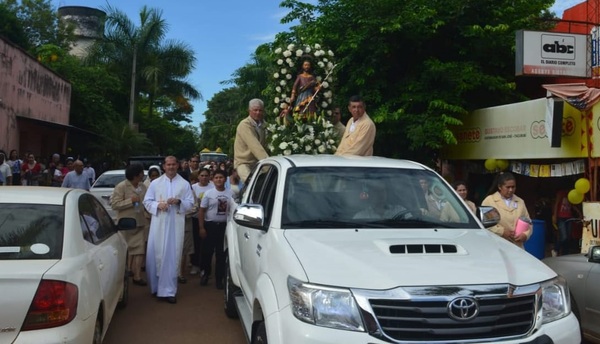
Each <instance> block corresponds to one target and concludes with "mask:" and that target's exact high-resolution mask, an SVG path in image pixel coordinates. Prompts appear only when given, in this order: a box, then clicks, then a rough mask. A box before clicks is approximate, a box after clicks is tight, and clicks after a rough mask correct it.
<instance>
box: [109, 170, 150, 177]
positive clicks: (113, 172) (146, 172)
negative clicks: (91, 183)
mask: <svg viewBox="0 0 600 344" xmlns="http://www.w3.org/2000/svg"><path fill="white" fill-rule="evenodd" d="M102 174H106V175H122V176H124V175H125V170H109V171H104V172H103V173H102ZM144 175H148V170H144Z"/></svg>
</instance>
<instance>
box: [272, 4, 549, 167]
mask: <svg viewBox="0 0 600 344" xmlns="http://www.w3.org/2000/svg"><path fill="white" fill-rule="evenodd" d="M552 3H553V1H552V0H517V1H512V0H511V1H506V0H499V1H496V0H482V1H465V0H444V1H439V0H434V1H423V0H381V1H371V2H365V1H362V0H319V1H318V3H317V4H316V5H312V4H307V3H303V2H301V1H298V0H284V1H283V2H282V3H281V6H282V7H285V8H288V9H289V10H290V12H289V14H288V15H287V16H286V17H285V18H284V19H283V21H284V22H287V23H292V22H299V24H298V25H296V26H293V27H292V29H291V30H290V32H289V33H287V34H285V35H280V36H278V39H279V40H280V41H281V44H284V43H287V42H289V41H290V40H292V41H293V40H296V41H299V40H300V41H303V42H321V43H324V44H325V45H327V46H330V47H335V52H336V57H337V59H338V62H339V64H338V68H337V77H336V79H337V81H338V92H337V96H338V98H337V102H338V103H341V104H345V103H346V102H345V99H348V97H349V96H351V95H353V94H359V95H362V96H363V98H364V99H365V100H366V105H367V112H368V113H369V115H370V116H371V117H372V118H373V120H374V121H375V122H376V124H377V129H378V132H377V139H376V147H375V148H376V153H377V154H380V155H384V156H393V157H406V158H416V159H421V160H423V159H424V157H425V156H432V155H435V153H436V152H437V151H438V150H439V148H441V147H442V146H443V145H446V144H453V143H455V142H456V140H455V138H454V136H453V135H452V133H451V132H450V130H449V127H450V126H452V125H458V124H461V122H460V121H459V119H458V118H459V117H460V116H461V115H462V114H464V113H466V112H467V111H470V110H473V109H476V108H481V107H486V106H493V105H498V104H505V103H510V102H514V101H520V100H523V99H524V96H523V95H522V94H520V93H519V92H517V90H516V87H515V77H514V44H515V34H514V32H515V30H520V29H529V30H535V29H545V28H547V24H545V23H544V22H543V21H541V20H540V18H541V17H544V16H546V17H547V16H549V14H548V12H547V8H548V7H549V6H550V5H552ZM276 43H279V42H276ZM406 147H409V148H410V151H409V150H407V149H406ZM424 153H425V154H424Z"/></svg>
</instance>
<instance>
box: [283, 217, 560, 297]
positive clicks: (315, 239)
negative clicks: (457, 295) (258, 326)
mask: <svg viewBox="0 0 600 344" xmlns="http://www.w3.org/2000/svg"><path fill="white" fill-rule="evenodd" d="M284 235H285V237H286V239H287V241H288V243H289V244H290V246H291V247H292V249H293V251H294V252H295V254H296V256H297V257H298V259H299V261H300V263H301V264H302V267H303V268H304V271H305V272H306V278H307V279H308V282H311V283H317V284H325V285H330V286H343V287H350V288H365V289H389V288H395V287H399V286H427V285H467V284H496V283H510V284H513V285H527V284H532V283H537V282H540V281H543V280H547V279H550V278H553V277H555V276H556V273H554V272H553V271H552V270H550V269H549V268H548V267H547V266H546V265H545V264H543V263H541V262H540V261H539V260H538V259H537V258H535V257H534V256H532V255H530V254H529V253H527V252H526V251H525V250H523V249H521V248H519V247H517V246H516V245H514V244H512V243H510V242H508V241H506V240H505V239H502V238H500V237H499V236H497V235H495V234H493V233H490V232H488V231H487V230H484V229H469V230H465V229H449V228H438V229H435V228H430V229H422V228H421V229H314V230H312V229H311V230H305V229H302V230H286V231H285V233H284ZM402 250H404V252H408V253H392V251H398V252H402ZM296 277H300V276H296Z"/></svg>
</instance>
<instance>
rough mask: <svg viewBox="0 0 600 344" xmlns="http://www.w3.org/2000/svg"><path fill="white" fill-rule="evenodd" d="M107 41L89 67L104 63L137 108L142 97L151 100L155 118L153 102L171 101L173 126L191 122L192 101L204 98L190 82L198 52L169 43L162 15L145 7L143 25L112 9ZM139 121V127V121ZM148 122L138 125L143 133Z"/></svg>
mask: <svg viewBox="0 0 600 344" xmlns="http://www.w3.org/2000/svg"><path fill="white" fill-rule="evenodd" d="M104 11H105V12H106V13H107V18H106V27H105V34H104V39H103V40H101V41H99V42H98V43H97V44H96V45H94V46H93V48H92V50H91V52H90V55H89V57H88V63H104V64H107V65H108V66H110V69H111V71H112V72H113V73H114V74H115V75H118V76H119V78H120V79H121V81H122V82H123V83H129V85H130V88H133V92H132V93H131V94H133V97H134V99H130V101H133V102H134V103H135V102H136V101H137V100H138V97H139V96H140V95H142V94H143V95H145V96H146V97H147V98H148V105H149V106H148V107H147V111H149V113H150V114H154V112H155V110H156V107H155V101H156V100H157V99H159V98H162V97H167V99H169V100H170V101H171V103H172V106H173V107H175V108H177V110H176V111H172V112H170V113H162V114H159V115H163V116H167V117H168V119H169V120H170V121H172V122H180V121H186V122H191V120H190V118H189V114H191V113H192V112H193V107H192V105H191V104H190V102H189V101H190V100H195V99H200V98H201V94H200V92H198V91H197V90H196V89H195V88H194V87H193V86H192V85H191V84H189V82H188V81H187V80H186V77H187V76H188V75H189V74H190V73H191V71H192V70H193V69H194V67H195V62H196V58H195V56H194V51H193V50H192V49H191V48H190V47H189V46H188V45H187V44H185V43H182V42H179V41H176V40H166V39H165V37H166V33H167V30H168V24H167V22H166V21H165V20H164V18H163V17H162V11H161V10H159V9H155V8H148V7H147V6H144V7H143V8H142V9H141V10H140V13H139V26H136V24H135V23H134V22H133V21H132V20H131V19H130V18H129V17H128V16H127V15H126V14H125V13H124V12H122V11H121V10H119V9H117V8H115V7H112V6H110V5H108V6H107V7H106V8H105V9H104ZM139 119H140V118H138V122H139ZM145 124H146V123H143V122H140V129H141V130H143V127H144V125H145Z"/></svg>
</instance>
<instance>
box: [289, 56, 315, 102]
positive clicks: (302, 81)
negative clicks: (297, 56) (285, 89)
mask: <svg viewBox="0 0 600 344" xmlns="http://www.w3.org/2000/svg"><path fill="white" fill-rule="evenodd" d="M320 87H321V84H320V83H319V82H318V81H317V78H316V77H315V75H314V74H313V68H312V61H311V59H310V58H309V57H305V58H304V59H303V60H302V70H301V72H300V73H298V76H297V77H296V81H295V82H294V86H292V96H291V97H290V104H292V109H293V112H297V113H305V114H309V113H315V112H317V102H316V99H314V97H315V95H316V93H317V91H318V90H319V88H320Z"/></svg>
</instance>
